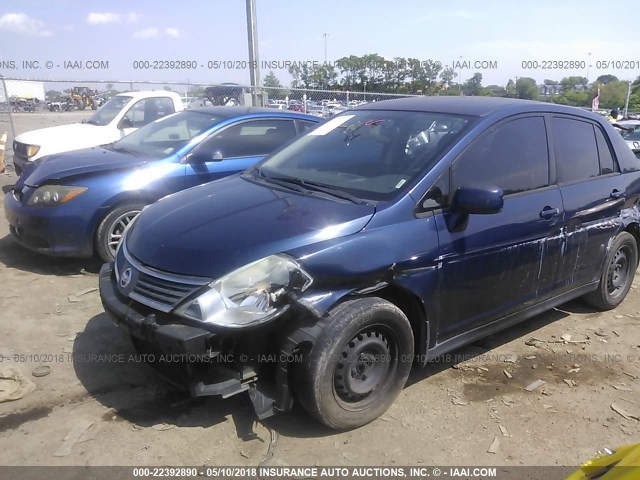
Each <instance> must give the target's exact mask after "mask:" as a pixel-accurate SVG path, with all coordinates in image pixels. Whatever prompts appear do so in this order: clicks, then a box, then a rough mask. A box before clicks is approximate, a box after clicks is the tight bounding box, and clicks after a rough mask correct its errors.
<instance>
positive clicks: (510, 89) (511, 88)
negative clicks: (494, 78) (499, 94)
mask: <svg viewBox="0 0 640 480" xmlns="http://www.w3.org/2000/svg"><path fill="white" fill-rule="evenodd" d="M505 91H506V94H507V97H509V98H515V97H516V95H517V92H516V84H515V82H514V81H513V80H512V79H511V78H510V79H509V81H508V82H507V86H506V87H505Z"/></svg>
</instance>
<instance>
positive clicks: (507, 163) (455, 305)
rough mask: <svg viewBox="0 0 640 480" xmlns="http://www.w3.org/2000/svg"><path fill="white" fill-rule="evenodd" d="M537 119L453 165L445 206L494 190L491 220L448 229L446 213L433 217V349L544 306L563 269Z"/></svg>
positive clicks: (493, 133) (558, 206)
mask: <svg viewBox="0 0 640 480" xmlns="http://www.w3.org/2000/svg"><path fill="white" fill-rule="evenodd" d="M549 158H550V157H549V149H548V143H547V136H546V128H545V119H544V117H543V116H524V117H519V118H515V119H509V120H506V121H504V122H502V123H500V124H498V125H497V126H494V127H492V128H491V129H489V130H488V131H487V132H485V133H484V134H482V135H481V136H480V137H479V138H478V139H477V140H476V141H475V142H474V143H473V144H471V145H470V146H469V147H468V148H467V150H466V151H465V152H463V153H462V154H461V155H460V156H459V157H458V158H457V159H456V160H455V161H454V163H453V165H452V167H451V168H450V170H449V172H447V174H448V175H450V182H449V183H450V187H449V188H450V192H451V194H450V195H449V198H451V196H453V195H455V192H456V191H457V190H458V189H459V188H461V187H470V186H478V187H498V188H500V189H502V191H503V192H504V206H503V208H502V210H501V211H500V212H498V213H494V214H487V215H478V214H468V215H465V217H466V218H465V223H463V224H462V226H461V227H460V228H458V229H455V228H454V229H452V228H451V225H452V217H454V216H455V215H458V216H460V214H457V213H455V212H452V211H450V209H448V208H447V207H445V208H444V209H442V210H441V211H439V212H436V214H435V220H436V226H437V230H438V237H439V241H440V258H441V262H442V263H441V271H440V285H439V295H438V318H439V319H440V323H439V325H438V333H437V337H438V340H437V341H438V343H441V342H443V341H447V340H452V339H453V338H455V337H457V336H459V335H463V334H467V333H469V332H470V331H472V330H475V329H478V328H482V327H484V326H486V325H488V324H490V323H492V322H494V321H496V320H498V319H502V318H505V317H507V316H509V315H510V314H514V313H517V312H519V311H521V310H524V309H526V308H527V307H531V306H533V305H535V304H537V303H540V302H541V301H543V300H545V299H548V298H550V297H551V296H553V295H554V292H555V291H556V290H557V282H558V278H559V269H558V266H559V265H561V264H562V256H561V247H562V241H563V232H562V226H563V215H564V209H563V202H562V196H561V194H560V189H559V188H558V186H557V185H554V182H553V181H552V178H553V176H552V173H553V172H552V171H551V165H550V162H549Z"/></svg>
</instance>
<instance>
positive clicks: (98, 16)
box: [87, 12, 120, 25]
mask: <svg viewBox="0 0 640 480" xmlns="http://www.w3.org/2000/svg"><path fill="white" fill-rule="evenodd" d="M119 22H120V15H119V14H117V13H113V12H91V13H89V15H88V16H87V23H88V24H90V25H97V24H100V23H119Z"/></svg>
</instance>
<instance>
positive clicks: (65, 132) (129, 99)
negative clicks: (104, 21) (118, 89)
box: [13, 90, 184, 175]
mask: <svg viewBox="0 0 640 480" xmlns="http://www.w3.org/2000/svg"><path fill="white" fill-rule="evenodd" d="M181 110H184V106H183V104H182V100H181V98H180V95H178V94H177V93H175V92H169V91H166V90H158V91H144V92H127V93H121V94H119V95H116V96H114V97H112V98H111V99H110V100H109V101H107V102H106V103H105V104H104V105H103V106H102V107H100V108H99V109H98V110H96V112H95V113H93V115H91V116H90V117H89V118H88V119H87V120H84V121H83V122H82V123H72V124H70V125H59V126H57V127H49V128H41V129H39V130H32V131H30V132H25V133H21V134H20V135H18V136H16V138H15V140H14V141H13V166H14V168H15V171H16V174H17V175H20V174H21V173H22V171H23V170H24V169H25V167H26V166H27V165H28V164H29V163H30V162H34V161H36V160H38V159H39V158H42V157H44V156H45V155H51V154H54V153H62V152H68V151H71V150H80V149H82V148H89V147H96V146H98V145H106V144H108V143H113V142H115V141H116V140H120V139H121V138H122V137H124V136H125V135H128V134H130V133H131V132H133V131H135V130H137V129H138V128H140V127H142V126H144V125H146V124H147V123H151V122H153V121H154V120H158V119H159V118H161V117H164V116H165V115H169V114H171V113H174V112H177V111H181Z"/></svg>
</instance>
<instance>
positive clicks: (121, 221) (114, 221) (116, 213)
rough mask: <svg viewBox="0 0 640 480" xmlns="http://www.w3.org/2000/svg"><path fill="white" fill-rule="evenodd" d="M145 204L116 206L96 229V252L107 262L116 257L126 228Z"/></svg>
mask: <svg viewBox="0 0 640 480" xmlns="http://www.w3.org/2000/svg"><path fill="white" fill-rule="evenodd" d="M144 207H145V204H142V203H137V204H129V205H123V206H120V207H118V208H115V209H113V210H111V212H109V214H107V216H106V217H104V219H103V220H102V222H100V225H99V226H98V230H97V231H96V253H97V254H98V256H99V257H100V258H101V259H102V260H104V261H105V262H111V261H113V259H114V258H115V255H116V250H117V249H118V245H120V240H121V239H122V234H123V233H124V230H125V228H127V225H129V224H130V223H131V222H132V221H133V219H134V218H136V217H137V216H138V215H139V214H140V212H141V211H142V209H143V208H144Z"/></svg>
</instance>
